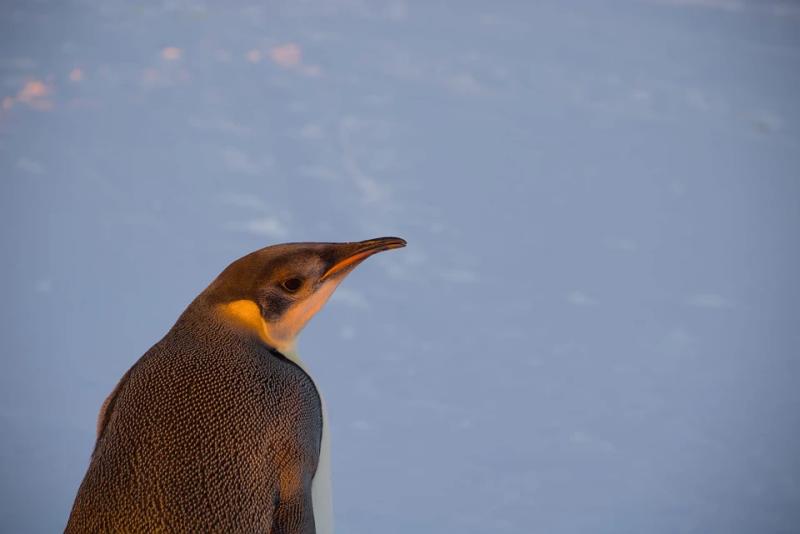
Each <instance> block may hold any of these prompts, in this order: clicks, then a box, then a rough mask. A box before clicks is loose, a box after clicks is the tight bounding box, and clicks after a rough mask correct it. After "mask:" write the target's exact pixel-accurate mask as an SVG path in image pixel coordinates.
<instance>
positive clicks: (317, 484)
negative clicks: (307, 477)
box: [283, 350, 333, 534]
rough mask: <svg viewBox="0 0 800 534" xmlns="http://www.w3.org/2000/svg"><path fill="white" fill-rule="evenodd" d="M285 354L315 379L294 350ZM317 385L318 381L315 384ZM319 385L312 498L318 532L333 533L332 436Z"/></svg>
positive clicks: (323, 533) (321, 533) (319, 533)
mask: <svg viewBox="0 0 800 534" xmlns="http://www.w3.org/2000/svg"><path fill="white" fill-rule="evenodd" d="M283 354H284V355H285V356H286V357H287V358H289V359H290V360H292V361H293V362H294V363H296V364H297V365H299V366H300V368H301V369H302V370H303V371H305V372H306V374H307V375H308V376H309V377H310V378H311V380H312V381H313V380H314V377H312V376H311V373H309V372H308V369H307V368H306V365H305V364H304V363H303V361H302V360H301V359H300V357H299V356H298V355H297V353H296V352H295V351H294V350H287V351H284V352H283ZM314 385H315V386H316V383H315V384H314ZM316 387H317V393H318V394H319V400H320V402H321V403H322V443H321V444H320V451H319V463H318V464H317V471H316V473H315V474H314V480H313V481H312V483H311V499H312V503H313V505H314V526H315V527H316V531H317V534H333V495H332V494H331V438H330V431H329V429H328V410H327V408H326V406H325V399H324V398H323V396H322V392H321V391H320V389H319V386H316Z"/></svg>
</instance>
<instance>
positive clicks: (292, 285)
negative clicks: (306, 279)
mask: <svg viewBox="0 0 800 534" xmlns="http://www.w3.org/2000/svg"><path fill="white" fill-rule="evenodd" d="M302 285H303V281H302V280H300V279H299V278H289V279H288V280H284V281H283V282H281V287H282V288H283V289H285V290H286V291H288V292H289V293H294V292H295V291H297V290H298V289H300V287H301V286H302Z"/></svg>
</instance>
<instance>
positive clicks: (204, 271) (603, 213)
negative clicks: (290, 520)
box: [0, 0, 800, 534]
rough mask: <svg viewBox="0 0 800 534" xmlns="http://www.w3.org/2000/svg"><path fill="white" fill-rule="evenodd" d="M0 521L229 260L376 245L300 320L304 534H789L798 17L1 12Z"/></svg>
mask: <svg viewBox="0 0 800 534" xmlns="http://www.w3.org/2000/svg"><path fill="white" fill-rule="evenodd" d="M0 9H2V13H3V15H2V16H0V102H1V103H2V106H0V176H2V181H1V182H0V183H2V194H1V195H0V217H2V221H0V222H1V223H2V224H0V228H2V231H0V245H2V250H3V259H4V261H3V262H2V264H1V266H0V272H1V273H2V276H0V283H1V284H2V289H3V293H2V294H3V295H4V297H5V298H4V302H5V304H6V305H5V306H2V307H0V329H1V330H2V331H1V332H0V333H2V336H1V337H0V339H2V342H1V344H0V348H1V349H2V350H1V351H0V355H2V361H1V362H0V363H1V364H2V367H1V368H2V372H0V425H2V428H3V432H2V436H0V493H1V494H2V499H0V530H2V531H3V532H6V531H7V532H20V533H23V532H25V533H27V532H33V533H38V532H43V533H44V532H53V531H58V530H59V529H62V528H63V526H64V524H65V522H66V518H67V515H68V513H69V509H70V506H71V504H72V499H73V498H74V495H75V492H76V490H77V486H78V484H79V483H80V480H81V477H82V476H83V474H84V472H85V468H86V464H87V461H88V457H89V454H90V453H91V449H92V445H93V439H94V423H95V417H96V414H97V411H98V409H99V407H100V404H101V403H102V401H103V399H104V398H105V396H106V395H107V394H108V393H109V392H110V390H111V389H112V388H113V387H114V385H115V384H116V382H117V380H118V378H119V377H120V376H121V375H122V373H124V372H125V370H126V369H127V368H128V367H129V366H130V365H131V364H132V363H133V362H134V361H135V360H136V359H137V358H138V357H139V356H140V355H141V354H142V353H143V352H144V351H145V350H147V349H148V348H149V346H150V345H152V344H153V343H154V342H155V341H157V340H158V339H159V338H160V337H161V336H162V335H163V334H164V332H165V331H166V330H167V329H168V328H169V327H170V326H171V325H172V322H173V321H174V320H175V319H176V318H177V316H178V314H179V313H180V312H181V311H182V310H183V308H184V307H185V306H186V305H187V304H188V303H189V302H190V301H191V300H192V298H193V297H194V296H195V295H196V294H197V293H198V292H199V291H201V290H202V289H203V288H204V287H205V286H206V285H207V284H208V283H209V281H210V280H211V279H212V278H213V277H214V276H216V274H218V272H219V271H220V270H222V269H223V268H224V267H225V266H226V265H227V264H228V263H229V262H230V261H232V260H233V259H235V258H238V257H239V256H241V255H243V254H245V253H248V252H250V251H251V250H254V249H257V248H260V247H262V246H265V245H267V244H271V243H275V242H281V241H351V240H359V239H366V238H371V237H378V236H383V235H398V236H401V237H403V238H405V239H407V240H408V242H409V246H408V247H407V248H405V249H403V250H399V251H392V252H389V253H385V254H380V255H378V256H375V257H374V258H370V259H369V260H368V261H367V262H366V263H365V264H364V265H362V266H360V267H359V268H358V269H357V270H356V271H355V272H354V273H353V274H352V275H350V277H349V278H348V279H347V280H346V281H345V282H344V284H343V285H342V287H341V288H340V289H339V290H338V291H339V292H338V293H337V294H336V296H335V297H334V298H333V299H332V300H331V302H330V303H329V304H328V306H327V308H326V309H325V310H323V312H322V313H321V314H320V315H319V316H318V317H316V318H315V319H314V320H313V321H312V322H311V324H310V325H309V326H308V327H307V329H306V331H305V332H304V334H303V336H302V337H301V340H300V345H299V351H300V353H301V354H302V355H303V359H304V361H305V362H306V363H307V364H308V366H309V367H310V368H311V369H312V370H313V372H314V375H315V378H316V381H317V382H318V383H319V385H320V388H321V389H322V390H323V391H324V393H325V397H326V400H327V403H328V409H329V413H330V419H331V422H332V451H333V490H334V502H335V507H336V508H335V515H336V525H337V529H338V530H337V531H338V532H342V533H347V534H370V533H374V532H381V533H384V534H394V533H397V534H400V533H402V534H406V533H409V532H415V533H420V534H426V533H431V534H432V533H441V532H460V533H463V534H471V533H479V532H480V533H484V532H497V533H501V534H502V533H519V534H527V533H531V532H547V533H552V534H572V533H585V532H593V533H609V534H610V533H614V534H620V533H631V534H634V533H636V534H638V533H642V532H648V533H656V534H658V533H664V534H672V533H675V532H683V533H698V534H706V533H725V534H737V533H750V532H759V533H765V534H771V533H775V534H778V533H789V532H796V531H797V529H798V525H800V455H798V454H797V451H798V450H800V388H798V387H797V381H798V376H800V351H798V349H797V347H798V345H800V330H798V328H797V317H798V316H800V304H799V303H800V286H798V284H797V280H796V278H797V273H798V272H800V240H798V239H797V232H798V229H800V209H799V208H798V198H800V181H798V176H800V172H798V171H800V131H799V130H798V124H800V106H798V102H800V101H799V100H798V96H797V95H798V94H800V69H798V68H797V67H798V60H799V59H800V9H798V7H797V5H796V4H795V3H794V2H789V1H774V0H764V1H756V0H750V1H748V0H610V1H607V2H595V1H589V0H577V1H574V2H562V1H557V0H544V1H541V2H495V3H491V2H489V3H487V2H475V1H465V2H459V3H458V5H456V4H454V3H452V2H449V3H445V2H441V1H428V2H410V1H409V2H405V1H400V0H392V1H375V2H357V1H349V0H309V1H305V2H269V3H263V2H253V1H245V2H242V1H235V2H231V3H226V4H225V5H224V7H223V5H222V4H218V5H217V4H211V3H204V2H199V1H196V0H185V1H179V2H174V1H169V2H146V3H141V2H138V3H131V2H122V1H119V0H111V1H105V2H96V1H88V0H80V1H79V0H67V1H65V2H61V3H57V4H46V3H41V2H22V1H14V2H5V3H4V4H3V6H2V8H0Z"/></svg>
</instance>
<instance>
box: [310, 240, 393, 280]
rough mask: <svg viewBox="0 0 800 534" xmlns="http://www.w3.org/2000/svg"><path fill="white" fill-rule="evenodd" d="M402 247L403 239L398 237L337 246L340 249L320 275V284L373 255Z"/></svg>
mask: <svg viewBox="0 0 800 534" xmlns="http://www.w3.org/2000/svg"><path fill="white" fill-rule="evenodd" d="M404 246H406V241H405V239H401V238H399V237H379V238H376V239H368V240H366V241H359V242H357V243H343V244H341V245H337V248H339V247H340V249H339V250H337V254H336V259H335V260H334V262H333V264H332V265H331V267H330V268H328V270H327V271H326V272H325V274H323V275H322V278H321V279H320V282H322V281H324V280H326V279H328V278H330V277H331V276H334V275H336V274H337V273H338V274H343V273H346V272H348V271H350V270H351V269H353V268H354V267H355V266H356V265H358V264H359V263H361V262H362V261H364V260H365V259H367V258H369V257H370V256H372V255H373V254H376V253H378V252H383V251H384V250H391V249H393V248H403V247H404Z"/></svg>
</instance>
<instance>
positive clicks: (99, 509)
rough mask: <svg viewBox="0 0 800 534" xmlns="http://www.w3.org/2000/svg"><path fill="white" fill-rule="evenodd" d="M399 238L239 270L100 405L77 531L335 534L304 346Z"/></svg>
mask: <svg viewBox="0 0 800 534" xmlns="http://www.w3.org/2000/svg"><path fill="white" fill-rule="evenodd" d="M405 245H406V242H405V241H404V240H403V239H400V238H397V237H381V238H377V239H370V240H367V241H360V242H351V243H288V244H282V245H274V246H270V247H266V248H262V249H260V250H257V251H255V252H252V253H250V254H248V255H246V256H244V257H242V258H240V259H238V260H236V261H234V262H233V263H231V264H230V265H229V266H228V267H227V268H226V269H225V270H224V271H222V273H221V274H220V275H219V276H218V277H217V278H216V279H215V280H214V281H213V282H211V284H210V285H209V286H208V287H207V288H206V289H205V290H204V291H203V292H202V293H200V295H198V296H197V297H196V298H195V299H194V301H192V303H191V304H190V305H189V306H188V307H187V308H186V310H185V311H184V312H183V313H182V314H181V316H180V317H179V318H178V320H177V322H176V323H175V325H174V326H173V327H172V328H171V329H170V330H169V332H168V333H167V334H166V335H165V336H164V337H163V339H161V340H160V341H159V342H157V343H156V344H155V345H154V346H153V347H152V348H151V349H150V350H148V351H147V352H146V353H145V354H144V355H143V356H142V357H141V358H140V359H139V360H138V361H137V362H136V363H135V364H134V365H133V366H132V367H131V368H130V369H129V370H128V372H127V373H125V375H124V376H123V377H122V378H121V380H120V381H119V383H118V384H117V385H116V387H115V388H114V390H113V391H112V392H111V394H110V395H109V397H108V398H107V399H106V401H105V402H104V403H103V405H102V407H101V409H100V414H99V416H98V421H97V439H96V442H95V446H94V451H93V452H92V455H91V459H90V462H89V467H88V470H87V472H86V475H85V477H84V478H83V481H82V483H81V485H80V488H79V489H78V492H77V495H76V497H75V502H74V504H73V507H72V511H71V513H70V516H69V519H68V522H67V526H66V530H65V532H67V533H68V534H73V533H84V532H226V533H235V532H247V533H254V532H260V533H273V534H278V533H282V534H283V533H285V534H310V533H315V534H330V533H331V532H332V531H333V510H332V503H331V494H330V489H331V486H330V451H329V429H328V425H327V419H326V410H325V404H324V401H323V399H322V396H321V394H320V392H319V389H318V388H317V385H316V383H315V382H314V380H313V378H312V377H311V375H310V374H309V372H308V369H307V367H306V365H305V364H304V363H303V362H302V360H300V358H299V357H298V355H297V352H296V350H295V343H296V339H297V336H298V334H299V333H300V331H301V330H302V329H303V327H304V326H305V325H306V323H307V322H308V321H309V319H311V317H313V316H314V315H315V314H316V313H317V312H318V311H319V310H320V309H321V308H322V306H323V305H324V304H325V302H326V301H327V300H328V299H329V298H330V296H331V294H332V293H333V292H334V290H335V289H336V287H337V286H338V285H339V284H340V283H341V282H342V280H343V279H344V278H345V277H346V276H347V275H348V274H349V273H350V272H351V271H352V270H353V269H354V268H355V267H356V266H357V265H358V264H359V263H361V262H362V261H363V260H365V259H366V258H368V257H369V256H371V255H373V254H375V253H377V252H381V251H384V250H390V249H395V248H400V247H403V246H405Z"/></svg>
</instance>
